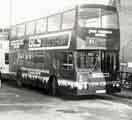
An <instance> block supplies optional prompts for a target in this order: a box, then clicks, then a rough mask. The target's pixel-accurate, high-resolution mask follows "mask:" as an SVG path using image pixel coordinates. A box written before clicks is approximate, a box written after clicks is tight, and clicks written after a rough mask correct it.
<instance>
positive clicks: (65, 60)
mask: <svg viewBox="0 0 132 120" xmlns="http://www.w3.org/2000/svg"><path fill="white" fill-rule="evenodd" d="M62 54H63V55H62V56H63V57H62V63H61V69H62V70H65V71H72V70H73V69H74V54H73V52H63V53H62ZM69 55H72V63H70V58H69V57H70V56H69ZM65 56H66V58H65ZM64 67H66V68H64ZM70 67H71V68H70Z"/></svg>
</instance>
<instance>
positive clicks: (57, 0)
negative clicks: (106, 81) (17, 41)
mask: <svg viewBox="0 0 132 120" xmlns="http://www.w3.org/2000/svg"><path fill="white" fill-rule="evenodd" d="M11 1H12V5H10V2H11ZM108 1H109V0H0V3H1V4H0V27H8V26H9V25H10V23H11V24H16V23H20V22H23V21H27V20H32V19H35V18H39V17H42V16H45V15H48V14H49V13H54V12H58V11H60V10H63V8H64V7H66V6H71V5H73V4H80V3H82V2H85V3H91V2H95V3H101V4H103V3H105V4H107V3H108ZM11 6H12V7H11ZM10 15H12V16H11V17H10ZM10 18H11V20H10Z"/></svg>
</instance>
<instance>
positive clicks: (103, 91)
mask: <svg viewBox="0 0 132 120" xmlns="http://www.w3.org/2000/svg"><path fill="white" fill-rule="evenodd" d="M96 93H106V90H96Z"/></svg>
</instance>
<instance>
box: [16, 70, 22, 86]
mask: <svg viewBox="0 0 132 120" xmlns="http://www.w3.org/2000/svg"><path fill="white" fill-rule="evenodd" d="M16 84H17V87H19V88H21V87H22V74H21V71H18V72H17V77H16Z"/></svg>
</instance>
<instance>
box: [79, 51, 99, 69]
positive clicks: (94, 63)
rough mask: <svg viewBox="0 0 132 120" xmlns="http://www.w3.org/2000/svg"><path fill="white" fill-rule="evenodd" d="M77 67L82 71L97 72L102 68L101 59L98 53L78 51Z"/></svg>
mask: <svg viewBox="0 0 132 120" xmlns="http://www.w3.org/2000/svg"><path fill="white" fill-rule="evenodd" d="M77 67H78V68H80V69H91V70H97V69H99V68H100V58H99V53H98V52H97V51H78V52H77Z"/></svg>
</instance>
